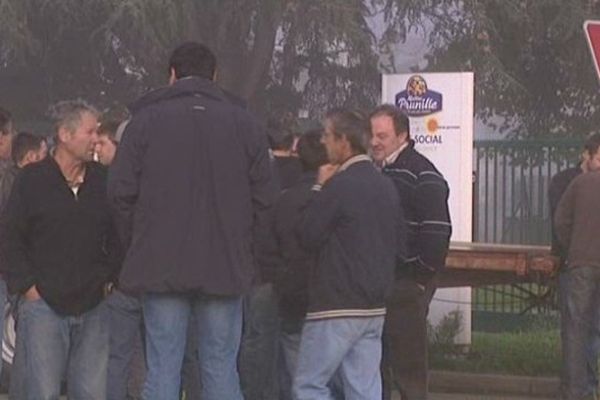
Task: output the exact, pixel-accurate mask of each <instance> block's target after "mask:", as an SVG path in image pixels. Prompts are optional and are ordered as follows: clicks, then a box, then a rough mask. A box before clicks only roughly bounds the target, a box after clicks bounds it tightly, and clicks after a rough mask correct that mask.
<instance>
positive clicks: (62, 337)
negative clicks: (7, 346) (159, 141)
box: [1, 101, 120, 400]
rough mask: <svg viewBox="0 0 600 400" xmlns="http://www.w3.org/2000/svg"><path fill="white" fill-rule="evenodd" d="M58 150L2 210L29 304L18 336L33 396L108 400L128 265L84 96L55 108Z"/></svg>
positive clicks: (19, 286)
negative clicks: (112, 336)
mask: <svg viewBox="0 0 600 400" xmlns="http://www.w3.org/2000/svg"><path fill="white" fill-rule="evenodd" d="M52 117H53V119H54V121H55V129H56V141H57V146H56V150H55V152H54V154H53V156H52V157H47V158H46V159H45V160H44V161H41V162H39V163H35V164H30V165H28V166H26V167H25V168H24V169H23V170H22V171H21V173H20V174H19V176H18V177H17V179H16V180H15V182H14V185H13V190H12V193H11V195H10V197H9V200H8V205H7V207H6V211H5V214H4V216H3V221H2V227H1V234H2V239H3V240H2V254H3V256H4V258H5V261H6V266H7V268H8V271H7V273H8V286H9V290H10V291H11V292H12V293H21V294H23V297H24V299H25V301H24V302H23V303H22V304H21V305H20V309H19V324H20V327H19V334H20V335H24V339H25V341H24V346H25V357H26V358H27V366H28V368H27V376H26V380H27V382H26V388H27V396H26V398H27V399H30V400H33V399H36V400H40V399H41V400H43V399H57V398H58V397H59V395H60V388H61V381H62V379H63V377H64V376H66V377H67V383H68V396H69V398H75V399H78V398H88V399H98V400H100V399H105V398H106V365H107V360H108V323H107V322H108V321H107V318H106V309H105V306H104V303H103V298H104V291H105V285H106V283H107V282H109V281H110V280H111V279H113V275H114V273H115V272H116V269H117V268H118V265H119V254H120V252H119V246H118V239H117V237H116V233H115V230H114V229H113V222H112V218H111V213H110V209H109V206H108V201H107V198H106V170H105V168H104V167H103V166H101V165H100V164H97V163H95V162H93V161H92V157H93V152H94V144H95V141H96V140H97V133H96V129H97V112H96V110H95V109H94V108H92V107H91V106H89V105H88V104H86V103H85V102H83V101H66V102H61V103H58V104H57V105H56V106H55V107H54V108H53V110H52Z"/></svg>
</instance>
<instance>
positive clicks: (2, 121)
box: [0, 107, 14, 160]
mask: <svg viewBox="0 0 600 400" xmlns="http://www.w3.org/2000/svg"><path fill="white" fill-rule="evenodd" d="M13 136H14V127H13V121H12V115H11V114H10V112H8V110H5V109H4V108H2V107H0V160H10V152H11V144H12V138H13Z"/></svg>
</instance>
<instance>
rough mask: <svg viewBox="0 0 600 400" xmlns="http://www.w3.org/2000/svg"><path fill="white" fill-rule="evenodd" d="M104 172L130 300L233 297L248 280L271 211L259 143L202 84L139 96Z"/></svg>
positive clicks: (253, 127) (249, 124)
mask: <svg viewBox="0 0 600 400" xmlns="http://www.w3.org/2000/svg"><path fill="white" fill-rule="evenodd" d="M131 111H132V119H131V121H130V122H129V124H128V126H127V128H126V130H125V132H124V134H123V139H122V141H121V143H120V145H119V148H118V150H117V154H116V157H115V161H114V163H113V165H112V166H111V169H110V174H109V188H108V192H109V198H110V200H111V202H112V205H113V208H114V210H115V212H116V215H117V221H118V227H119V231H120V233H121V237H122V240H123V241H124V242H125V244H126V245H127V246H128V251H127V254H126V257H125V261H124V264H123V269H122V272H121V275H120V281H119V284H120V287H121V288H122V289H123V290H125V291H129V292H132V293H148V292H150V293H183V292H196V293H204V294H213V295H240V294H242V293H244V292H245V291H246V290H247V289H248V288H249V287H250V285H251V283H252V280H253V275H254V272H255V266H254V257H253V233H254V230H255V229H256V221H257V220H259V217H260V215H261V214H262V213H263V212H264V211H265V210H266V209H267V208H268V207H269V206H270V205H271V204H272V202H273V200H274V198H275V196H276V189H275V187H274V185H273V180H272V177H271V169H270V165H269V155H268V150H267V139H266V135H265V134H264V132H263V130H262V129H261V127H260V126H259V124H258V123H257V121H256V120H255V119H254V118H253V117H252V116H251V115H250V114H249V113H248V112H247V111H245V110H244V109H243V108H242V107H239V106H238V105H236V104H234V103H233V102H232V101H231V100H230V98H229V96H227V95H226V94H224V93H223V91H222V90H221V89H220V88H219V87H218V86H217V85H216V84H215V83H213V82H212V81H209V80H206V79H202V78H196V77H193V78H184V79H181V80H179V81H177V82H176V83H175V84H174V85H172V86H169V87H166V88H162V89H158V90H156V91H153V92H151V93H149V94H147V95H146V96H144V97H142V98H141V99H140V100H139V101H138V102H137V103H136V104H134V105H133V106H132V107H131Z"/></svg>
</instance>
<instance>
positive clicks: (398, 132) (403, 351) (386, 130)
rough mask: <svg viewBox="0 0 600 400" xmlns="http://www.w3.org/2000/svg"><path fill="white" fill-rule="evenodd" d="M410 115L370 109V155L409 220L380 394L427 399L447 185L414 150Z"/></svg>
mask: <svg viewBox="0 0 600 400" xmlns="http://www.w3.org/2000/svg"><path fill="white" fill-rule="evenodd" d="M414 146H415V143H414V142H413V141H412V140H411V139H410V131H409V121H408V117H407V116H406V115H404V114H403V113H402V112H401V111H400V110H399V109H398V108H397V107H395V106H393V105H382V106H380V107H378V108H376V109H375V110H374V111H373V112H372V113H371V147H372V153H373V159H374V160H375V161H376V162H377V163H378V164H379V165H380V166H381V167H382V172H383V174H384V175H386V176H388V177H390V178H392V180H393V182H394V184H395V186H396V189H397V192H398V195H399V201H398V203H397V204H396V206H397V207H400V208H402V210H403V211H404V216H405V217H406V221H407V222H408V258H407V260H406V262H405V263H404V264H402V265H399V266H398V267H397V268H396V280H395V284H394V290H393V293H392V296H391V297H390V298H389V299H388V302H387V307H388V313H387V315H386V321H385V329H384V335H383V336H384V358H383V360H384V362H383V364H382V374H383V382H384V394H385V396H384V398H385V399H386V400H388V399H390V396H391V390H392V387H393V386H395V387H397V388H398V390H399V391H400V393H401V394H402V399H403V400H424V399H426V398H427V312H428V309H429V303H430V302H431V299H432V297H433V294H434V292H435V289H436V276H437V274H438V273H439V272H440V270H441V269H442V268H443V267H444V263H445V260H446V254H447V252H448V245H449V241H450V233H451V225H450V213H449V210H448V184H447V183H446V180H445V179H444V177H443V176H442V175H441V174H440V172H439V171H438V170H437V169H436V168H435V166H434V165H433V164H432V163H431V162H430V161H429V160H428V159H427V158H425V157H424V156H423V155H422V154H421V153H419V152H418V151H416V150H415V148H414Z"/></svg>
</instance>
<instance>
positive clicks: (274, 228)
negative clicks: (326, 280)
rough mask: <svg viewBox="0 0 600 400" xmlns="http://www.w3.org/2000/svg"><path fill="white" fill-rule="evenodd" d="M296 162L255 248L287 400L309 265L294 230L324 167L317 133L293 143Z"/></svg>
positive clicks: (281, 385) (282, 395) (305, 301)
mask: <svg viewBox="0 0 600 400" xmlns="http://www.w3.org/2000/svg"><path fill="white" fill-rule="evenodd" d="M298 160H299V162H300V163H301V166H302V170H303V171H304V172H303V173H302V175H301V176H300V178H299V181H298V182H297V183H296V184H294V185H292V186H291V187H290V188H288V189H287V190H285V191H284V192H283V193H282V195H281V196H280V197H279V198H278V199H277V201H276V202H275V205H274V206H273V208H272V209H271V212H270V213H269V216H270V218H269V229H268V231H267V234H266V235H264V237H263V239H264V240H261V245H260V246H259V249H260V252H259V254H260V255H261V257H260V260H259V262H260V265H261V266H262V267H263V268H265V269H268V270H270V271H272V272H271V274H270V275H271V278H272V280H273V282H274V283H273V286H274V290H275V294H276V297H277V303H278V309H279V316H280V319H281V326H280V328H281V329H280V332H279V340H278V342H276V344H277V345H279V350H280V353H281V354H280V357H279V359H280V360H281V362H280V365H279V366H278V373H277V375H276V376H278V377H279V396H278V398H279V399H281V400H291V399H292V394H291V384H292V379H293V377H294V373H295V370H296V359H297V358H298V347H299V345H300V333H301V332H302V325H303V323H304V317H305V315H306V308H307V306H308V288H307V281H308V272H309V270H310V269H311V268H313V266H314V264H315V261H316V259H315V257H314V254H313V253H311V252H308V251H306V250H305V249H304V248H303V247H302V246H301V245H300V242H299V240H298V235H297V234H296V229H297V227H298V224H299V222H300V220H301V217H302V211H303V210H304V208H305V207H306V204H307V203H308V201H309V200H310V198H311V187H312V186H313V184H314V182H315V180H316V178H317V171H318V169H319V167H320V166H321V165H324V164H326V163H327V154H326V152H325V147H324V146H323V144H322V143H321V131H319V130H318V131H311V132H307V133H305V134H303V135H302V136H301V137H300V139H299V140H298Z"/></svg>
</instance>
